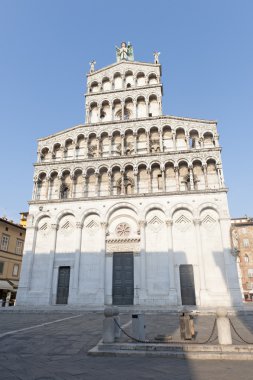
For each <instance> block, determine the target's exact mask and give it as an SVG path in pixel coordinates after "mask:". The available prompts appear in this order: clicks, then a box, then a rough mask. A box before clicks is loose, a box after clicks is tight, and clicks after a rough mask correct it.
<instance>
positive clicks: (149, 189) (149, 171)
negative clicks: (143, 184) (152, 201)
mask: <svg viewBox="0 0 253 380" xmlns="http://www.w3.org/2000/svg"><path fill="white" fill-rule="evenodd" d="M147 175H148V192H149V193H152V178H151V169H149V168H148V169H147Z"/></svg>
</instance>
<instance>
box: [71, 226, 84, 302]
mask: <svg viewBox="0 0 253 380" xmlns="http://www.w3.org/2000/svg"><path fill="white" fill-rule="evenodd" d="M82 228H83V224H82V223H80V222H76V239H75V262H74V273H73V289H74V292H75V296H76V297H77V293H78V288H79V268H80V257H81V244H82Z"/></svg>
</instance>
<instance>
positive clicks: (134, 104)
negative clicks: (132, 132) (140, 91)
mask: <svg viewBox="0 0 253 380" xmlns="http://www.w3.org/2000/svg"><path fill="white" fill-rule="evenodd" d="M133 108H134V112H133V118H134V119H137V102H136V100H134V101H133Z"/></svg>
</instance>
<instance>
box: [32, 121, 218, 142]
mask: <svg viewBox="0 0 253 380" xmlns="http://www.w3.org/2000/svg"><path fill="white" fill-rule="evenodd" d="M143 124H145V125H143ZM166 124H168V125H169V126H170V127H171V128H172V129H175V128H179V127H184V128H185V129H186V130H188V129H193V128H194V129H197V130H198V131H202V130H210V131H212V132H214V133H217V122H216V121H215V120H204V119H191V118H184V117H179V116H170V115H162V116H154V117H151V118H150V117H148V118H139V119H130V120H120V121H114V122H112V121H108V122H102V123H101V122H100V123H93V124H90V125H87V124H81V125H77V126H75V127H72V128H68V129H66V130H64V131H61V132H57V133H54V134H52V135H49V136H47V137H43V138H39V139H37V141H38V144H39V145H41V146H42V145H43V146H44V145H46V144H47V143H51V144H53V143H58V142H59V140H60V139H61V137H62V140H64V141H65V140H66V139H67V138H72V139H73V137H74V136H75V137H77V136H78V135H79V134H84V135H86V136H87V135H88V134H89V133H92V132H97V133H98V132H100V131H101V132H102V131H103V132H104V131H107V132H109V131H110V130H111V129H113V128H115V126H118V127H119V128H120V129H123V128H124V126H125V128H126V129H129V128H130V129H131V128H132V129H134V130H136V129H137V128H139V127H144V128H145V127H148V126H149V125H152V126H156V127H159V128H161V127H162V126H165V125H166Z"/></svg>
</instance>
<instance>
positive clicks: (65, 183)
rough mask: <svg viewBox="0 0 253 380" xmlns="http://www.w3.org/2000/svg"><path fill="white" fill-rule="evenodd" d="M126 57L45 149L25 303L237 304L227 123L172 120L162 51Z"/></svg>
mask: <svg viewBox="0 0 253 380" xmlns="http://www.w3.org/2000/svg"><path fill="white" fill-rule="evenodd" d="M116 57H117V60H116V62H115V63H113V64H111V65H109V66H107V67H104V68H102V69H95V61H92V62H91V68H90V72H89V74H87V91H86V95H85V98H86V101H85V114H86V122H85V124H81V125H78V126H75V127H73V128H70V129H67V130H65V131H62V132H58V133H55V134H53V135H50V136H48V137H44V138H41V139H39V141H38V157H37V162H36V163H35V165H34V190H33V198H32V200H31V201H30V207H29V216H28V220H27V235H26V242H25V252H24V261H23V267H22V275H21V283H20V287H19V291H18V299H17V303H18V304H19V305H51V304H53V305H54V304H67V303H68V304H70V305H85V306H90V307H92V306H101V307H102V306H104V305H105V304H106V305H111V304H114V305H133V304H134V305H140V306H142V305H145V306H157V305H159V306H163V305H166V306H170V305H198V306H201V307H202V306H203V307H205V306H216V305H239V304H240V303H241V294H240V288H239V284H238V276H237V269H236V259H235V257H234V256H233V255H232V253H233V252H232V251H231V243H230V216H229V209H228V203H227V188H226V186H225V183H224V178H223V169H222V160H221V147H220V145H219V136H218V131H217V123H216V121H213V120H203V119H192V118H187V117H178V116H167V115H163V112H162V93H163V90H162V82H161V74H162V69H161V65H160V63H159V53H157V52H155V53H154V62H152V63H150V62H139V61H135V60H134V56H133V47H132V45H131V44H126V43H122V44H121V47H120V48H117V49H116Z"/></svg>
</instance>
